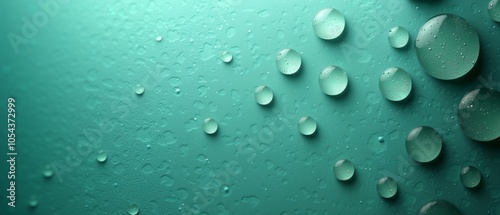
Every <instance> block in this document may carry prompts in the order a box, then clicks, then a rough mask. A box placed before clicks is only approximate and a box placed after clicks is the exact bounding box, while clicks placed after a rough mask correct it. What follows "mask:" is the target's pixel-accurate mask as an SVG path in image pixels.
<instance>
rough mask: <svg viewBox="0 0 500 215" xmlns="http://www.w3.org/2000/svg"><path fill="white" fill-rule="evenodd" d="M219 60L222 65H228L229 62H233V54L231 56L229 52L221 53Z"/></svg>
mask: <svg viewBox="0 0 500 215" xmlns="http://www.w3.org/2000/svg"><path fill="white" fill-rule="evenodd" d="M220 59H221V60H222V61H223V62H224V63H229V62H231V60H233V54H231V52H229V51H223V52H222V54H221V55H220Z"/></svg>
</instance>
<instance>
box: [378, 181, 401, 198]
mask: <svg viewBox="0 0 500 215" xmlns="http://www.w3.org/2000/svg"><path fill="white" fill-rule="evenodd" d="M397 191H398V184H397V183H396V181H395V180H394V179H392V178H391V177H383V178H381V179H380V180H379V181H378V183H377V192H378V194H379V195H380V196H381V197H383V198H386V199H388V198H392V197H394V196H395V195H396V193H397Z"/></svg>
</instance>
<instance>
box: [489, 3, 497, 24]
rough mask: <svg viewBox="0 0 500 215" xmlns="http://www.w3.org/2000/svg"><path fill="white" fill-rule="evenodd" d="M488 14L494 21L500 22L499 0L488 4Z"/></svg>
mask: <svg viewBox="0 0 500 215" xmlns="http://www.w3.org/2000/svg"><path fill="white" fill-rule="evenodd" d="M488 14H489V15H490V18H491V19H492V20H493V21H495V22H500V4H498V0H491V1H490V3H489V4H488Z"/></svg>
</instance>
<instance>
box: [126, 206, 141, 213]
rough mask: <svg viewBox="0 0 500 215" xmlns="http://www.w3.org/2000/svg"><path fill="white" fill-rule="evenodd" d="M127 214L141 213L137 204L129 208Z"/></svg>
mask: <svg viewBox="0 0 500 215" xmlns="http://www.w3.org/2000/svg"><path fill="white" fill-rule="evenodd" d="M127 212H128V214H130V215H137V214H138V213H139V206H137V205H136V204H132V205H130V206H128V209H127Z"/></svg>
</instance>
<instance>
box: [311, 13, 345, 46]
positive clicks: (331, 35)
mask: <svg viewBox="0 0 500 215" xmlns="http://www.w3.org/2000/svg"><path fill="white" fill-rule="evenodd" d="M344 28H345V18H344V15H343V14H342V13H340V12H339V11H338V10H336V9H333V8H325V9H322V10H320V11H319V12H318V13H316V16H314V20H313V29H314V33H316V36H318V37H319V38H321V39H324V40H333V39H336V38H338V37H339V36H340V35H342V33H343V32H344Z"/></svg>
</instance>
